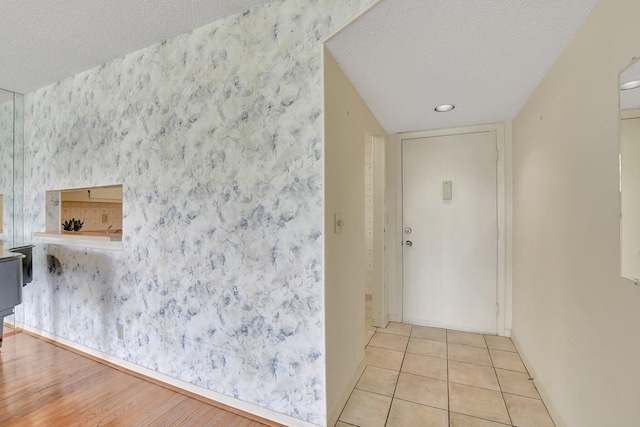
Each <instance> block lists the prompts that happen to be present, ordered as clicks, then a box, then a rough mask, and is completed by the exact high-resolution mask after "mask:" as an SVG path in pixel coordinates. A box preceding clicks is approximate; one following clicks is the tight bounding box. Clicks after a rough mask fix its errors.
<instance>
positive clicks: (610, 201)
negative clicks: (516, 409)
mask: <svg viewBox="0 0 640 427" xmlns="http://www.w3.org/2000/svg"><path fill="white" fill-rule="evenodd" d="M638 16H640V2H638V1H637V0H601V1H600V2H599V3H598V4H597V5H596V7H595V8H594V10H593V11H592V13H591V15H590V16H589V17H588V18H587V20H586V21H585V23H584V25H583V27H582V28H581V29H580V30H579V31H578V33H577V34H576V36H575V37H574V39H573V40H572V41H571V42H570V44H569V45H568V46H567V47H566V48H565V50H564V52H563V53H562V55H561V56H560V58H559V59H558V61H557V62H556V63H555V64H554V66H553V67H552V68H551V70H550V71H549V73H548V74H547V76H546V77H545V78H544V80H543V81H542V83H541V84H540V85H539V86H538V87H537V88H536V90H535V91H534V93H533V94H532V95H531V97H530V99H529V100H528V101H527V102H526V104H525V105H524V107H523V108H522V110H521V111H520V113H519V114H518V116H517V117H516V119H515V120H514V121H513V180H514V190H513V191H514V206H513V226H514V234H513V252H514V256H513V276H514V277H513V283H514V284H513V287H514V293H513V297H514V301H513V304H514V307H513V335H514V337H515V338H516V340H517V341H518V342H519V344H520V346H521V349H522V351H523V355H524V357H525V358H526V359H527V360H528V361H529V362H530V364H531V365H532V366H533V367H534V369H535V375H536V381H537V384H538V385H540V386H541V388H542V390H543V393H544V394H546V395H547V396H548V397H549V398H550V399H548V403H550V404H551V406H552V411H553V412H554V413H555V415H556V417H559V418H560V419H561V420H562V421H561V423H560V425H562V424H566V425H567V426H570V427H590V426H593V427H601V426H631V425H638V420H640V405H639V404H638V398H639V397H640V363H638V361H640V339H639V338H638V337H639V336H640V335H639V333H638V331H639V329H640V288H638V287H636V286H633V284H632V283H631V282H630V281H628V280H625V279H622V278H621V277H620V271H619V270H620V267H619V262H620V253H619V245H620V238H619V219H618V215H619V194H618V72H619V71H621V70H622V69H623V68H624V67H626V66H627V65H628V64H629V62H630V61H631V58H632V57H633V56H637V55H640V25H638Z"/></svg>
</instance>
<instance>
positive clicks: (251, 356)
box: [24, 0, 371, 424]
mask: <svg viewBox="0 0 640 427" xmlns="http://www.w3.org/2000/svg"><path fill="white" fill-rule="evenodd" d="M370 3H371V0H285V1H282V2H273V3H269V4H267V5H264V6H261V7H258V8H255V9H251V10H248V11H246V12H245V13H242V14H239V15H236V16H233V17H230V18H228V19H225V20H222V21H218V22H215V23H212V24H210V25H207V26H205V27H202V28H199V29H196V30H194V31H192V32H190V33H188V34H184V35H181V36H178V37H175V38H173V39H170V40H167V41H166V42H163V43H160V44H157V45H154V46H151V47H148V48H145V49H142V50H140V51H137V52H134V53H132V54H130V55H128V56H126V57H125V58H122V59H118V60H115V61H112V62H110V63H108V64H106V65H104V66H101V67H99V68H96V69H93V70H89V71H87V72H84V73H82V74H79V75H77V76H74V77H72V78H69V79H66V80H64V81H62V82H59V83H57V84H54V85H52V86H48V87H45V88H43V89H40V90H38V91H36V92H35V93H32V94H29V95H28V96H27V97H26V100H25V109H26V113H25V116H26V117H25V120H26V122H25V128H26V136H25V138H26V151H25V156H26V160H25V161H26V170H27V171H28V173H27V176H26V182H25V186H26V209H25V212H26V221H25V222H26V225H25V228H26V232H27V233H28V235H31V233H32V232H34V231H43V230H44V229H45V212H44V209H45V191H46V190H54V189H68V188H77V187H88V186H100V185H110V184H122V185H123V187H124V196H123V217H124V218H123V228H124V229H125V230H126V233H125V235H124V237H123V242H124V243H123V246H124V250H123V251H122V252H110V251H101V250H92V249H78V248H69V247H60V246H53V245H50V246H48V247H44V246H43V245H41V244H40V245H38V248H37V250H36V253H35V255H34V256H35V261H34V268H35V273H34V275H35V278H34V283H33V284H32V285H30V286H29V287H28V288H25V295H24V299H25V304H24V306H25V311H26V312H25V322H26V323H27V324H28V325H31V326H33V327H35V328H39V329H41V330H44V331H47V332H50V333H53V334H55V335H57V336H60V337H64V338H66V339H69V340H71V341H74V342H76V343H79V344H81V345H84V346H87V347H90V348H93V349H96V350H99V351H102V352H105V353H108V354H110V355H112V356H115V357H118V358H121V359H124V360H127V361H130V362H133V363H136V364H139V365H141V366H144V367H148V368H151V369H154V370H157V371H159V372H162V373H164V374H167V375H170V376H172V377H174V378H178V379H180V380H184V381H188V382H191V383H193V384H196V385H198V386H201V387H205V388H207V389H210V390H214V391H216V392H220V393H224V394H226V395H229V396H232V397H235V398H238V399H241V400H244V401H247V402H251V403H254V404H257V405H260V406H262V407H265V408H268V409H270V410H273V411H277V412H280V413H283V414H287V415H290V416H293V417H296V418H299V419H302V420H305V421H308V422H311V423H315V424H324V423H325V422H326V414H325V411H326V408H325V396H324V395H325V379H324V376H325V372H324V369H325V366H324V365H325V361H324V324H323V312H324V301H323V295H324V283H323V265H322V259H323V206H322V205H323V141H322V132H323V130H322V129H323V124H322V106H323V93H322V83H321V80H322V69H321V52H322V51H321V46H320V40H322V39H323V38H325V37H326V36H328V35H329V34H331V33H332V32H333V31H335V30H336V29H337V28H339V26H341V25H342V24H344V23H345V22H347V21H348V20H349V19H350V18H351V17H353V16H355V15H356V14H357V13H358V12H359V11H361V10H362V9H364V8H365V7H366V6H368V5H369V4H370ZM46 254H51V255H54V256H55V257H57V258H58V259H59V260H60V262H61V265H62V274H50V273H49V272H48V270H47V265H46ZM117 323H121V324H123V325H124V340H118V339H117V334H116V324H117Z"/></svg>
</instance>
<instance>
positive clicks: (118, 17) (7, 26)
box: [0, 0, 270, 93]
mask: <svg viewBox="0 0 640 427" xmlns="http://www.w3.org/2000/svg"><path fill="white" fill-rule="evenodd" d="M269 1H270V0H161V1H151V0H103V1H98V0H56V1H51V0H28V1H24V0H2V4H1V5H0V12H1V13H0V64H1V65H0V88H3V89H7V90H11V91H14V92H18V93H28V92H32V91H34V90H35V89H38V88H41V87H44V86H47V85H49V84H51V83H55V82H57V81H60V80H62V79H64V78H66V77H69V76H72V75H75V74H77V73H79V72H82V71H85V70H88V69H91V68H93V67H96V66H99V65H102V64H104V63H106V62H109V61H111V60H113V59H115V58H120V57H123V56H125V55H126V54H128V53H131V52H134V51H136V50H138V49H141V48H143V47H146V46H151V45H152V44H155V43H158V42H160V41H162V40H165V39H168V38H171V37H173V36H176V35H178V34H182V33H186V32H188V31H190V30H192V29H194V28H198V27H201V26H203V25H206V24H208V23H211V22H213V21H216V20H218V19H221V18H224V17H227V16H230V15H233V14H235V13H238V12H241V11H243V10H246V9H248V8H250V7H253V6H256V5H259V4H263V3H268V2H269Z"/></svg>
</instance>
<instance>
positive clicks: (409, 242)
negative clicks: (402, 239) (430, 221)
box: [405, 240, 413, 247]
mask: <svg viewBox="0 0 640 427" xmlns="http://www.w3.org/2000/svg"><path fill="white" fill-rule="evenodd" d="M405 245H407V246H409V247H411V246H413V243H412V242H411V240H407V243H405Z"/></svg>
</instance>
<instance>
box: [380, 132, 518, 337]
mask: <svg viewBox="0 0 640 427" xmlns="http://www.w3.org/2000/svg"><path fill="white" fill-rule="evenodd" d="M487 131H495V133H496V146H497V156H498V160H497V163H496V177H497V183H496V185H497V188H496V190H497V191H496V196H497V221H498V230H499V232H498V242H497V243H498V253H497V272H496V273H497V291H496V302H497V304H498V306H497V309H498V312H497V316H496V330H497V333H498V335H501V336H510V335H511V322H512V314H511V293H512V286H511V279H512V272H511V240H512V236H511V233H512V231H511V219H510V218H511V205H512V202H511V188H512V183H511V123H495V124H488V125H480V126H469V127H460V128H451V129H438V130H432V131H419V132H406V133H399V134H395V135H392V136H390V137H389V141H390V145H391V146H392V147H391V148H392V150H393V155H392V156H389V157H390V158H389V160H390V161H389V163H388V165H387V176H388V177H391V176H393V181H394V182H393V183H392V185H389V188H388V189H391V188H392V189H393V193H394V194H393V195H392V194H389V204H388V206H389V210H388V212H387V214H388V215H389V216H390V217H392V219H393V221H390V222H393V223H395V224H394V225H395V227H389V228H387V230H388V232H390V234H392V235H389V239H388V242H389V245H390V246H391V243H392V242H393V245H392V246H393V247H394V248H395V250H393V251H388V253H386V255H387V259H386V263H387V266H388V269H389V270H390V271H394V272H395V274H394V277H393V280H390V283H389V286H388V289H387V290H388V299H389V301H388V309H389V320H392V321H397V322H402V319H403V309H402V295H403V278H402V265H403V262H402V261H403V260H402V236H403V235H402V217H403V216H402V202H403V200H402V140H404V139H416V138H429V137H434V136H447V135H459V134H468V133H478V132H487ZM390 184H391V183H390ZM394 207H395V209H393V208H394ZM390 279H391V278H390Z"/></svg>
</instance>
